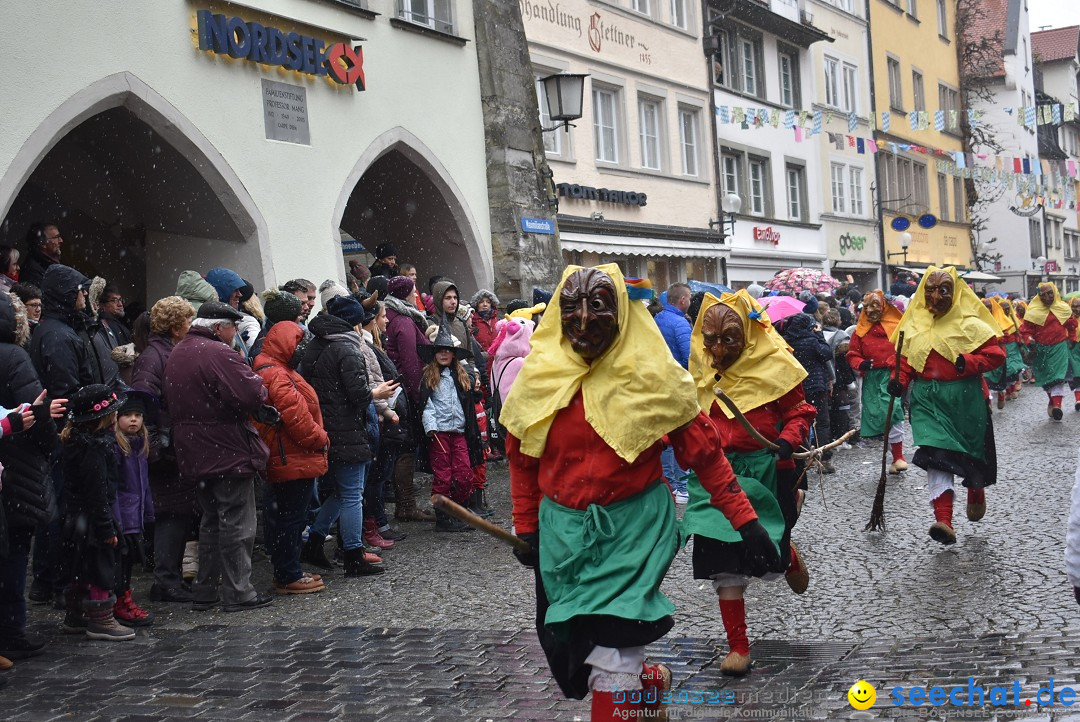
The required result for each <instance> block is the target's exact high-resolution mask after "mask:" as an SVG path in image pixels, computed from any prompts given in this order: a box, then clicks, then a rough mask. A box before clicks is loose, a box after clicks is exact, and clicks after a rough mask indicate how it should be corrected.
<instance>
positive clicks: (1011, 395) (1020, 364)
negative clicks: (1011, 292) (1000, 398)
mask: <svg viewBox="0 0 1080 722" xmlns="http://www.w3.org/2000/svg"><path fill="white" fill-rule="evenodd" d="M999 303H1000V304H1001V310H1002V311H1003V312H1004V313H1005V316H1006V317H1007V318H1008V319H1009V320H1010V321H1012V323H1013V332H1012V333H1011V334H1007V335H1006V336H1005V378H1006V379H1012V383H1011V384H1010V385H1009V388H1008V389H1007V391H1006V394H1005V398H1006V400H1008V401H1015V400H1016V399H1017V398H1019V397H1020V389H1021V388H1022V387H1023V385H1024V380H1023V375H1024V368H1025V367H1026V364H1025V363H1024V354H1025V353H1026V352H1027V347H1026V346H1024V345H1023V344H1022V343H1020V324H1021V323H1022V322H1023V319H1021V318H1020V317H1019V316H1017V315H1016V309H1015V308H1014V307H1013V302H1012V301H1010V300H1009V299H1007V298H1001V299H999Z"/></svg>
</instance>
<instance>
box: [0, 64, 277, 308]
mask: <svg viewBox="0 0 1080 722" xmlns="http://www.w3.org/2000/svg"><path fill="white" fill-rule="evenodd" d="M0 213H2V216H0V217H2V218H3V219H4V220H3V224H2V226H0V233H2V235H3V237H4V242H6V243H9V244H11V245H14V246H16V247H17V248H20V249H24V245H25V244H24V235H25V232H26V229H27V227H28V226H29V225H30V223H32V222H34V221H37V220H44V219H50V220H55V221H56V222H58V223H59V224H60V225H61V228H62V230H63V232H64V237H65V248H64V256H63V257H62V259H61V260H62V261H63V262H65V263H70V264H71V265H73V266H75V267H77V268H79V269H80V270H82V271H83V272H84V273H86V274H87V275H95V274H96V275H102V276H104V277H105V278H107V279H109V280H111V281H115V282H117V283H118V284H119V285H120V286H121V288H122V289H124V292H125V293H128V294H131V295H132V297H134V298H137V299H140V300H144V301H146V302H149V301H153V300H155V299H156V298H159V297H161V296H164V295H168V294H170V293H172V292H173V290H174V289H175V284H176V276H177V274H178V273H179V272H180V271H182V270H186V269H189V268H190V269H194V270H198V271H200V272H205V271H206V270H208V269H209V268H212V267H214V266H219V265H222V266H227V267H230V268H234V269H235V270H236V271H237V272H239V273H240V274H241V275H244V276H245V277H246V278H248V280H250V281H251V282H252V283H253V284H255V285H256V286H266V285H269V284H270V283H272V281H273V271H272V266H271V262H270V260H271V259H270V252H269V244H268V235H269V234H268V232H267V227H266V222H265V220H264V219H263V217H262V214H261V213H260V212H259V210H258V209H257V208H256V206H255V203H254V201H253V200H252V198H251V197H250V195H249V194H248V193H247V191H246V189H245V188H244V186H243V184H242V183H241V182H240V180H239V178H238V177H237V176H236V174H235V172H233V170H232V169H231V167H230V166H229V164H228V163H227V162H226V161H225V159H224V158H223V157H222V155H221V154H220V152H218V150H217V149H216V148H215V147H214V146H213V145H212V144H211V143H210V142H209V140H207V138H206V137H205V136H203V135H202V133H201V132H199V130H198V129H197V128H196V127H195V126H194V124H193V123H191V121H190V120H188V119H187V118H186V117H185V116H184V115H183V114H181V113H180V111H179V110H177V109H176V108H175V107H174V106H173V105H171V104H170V103H169V102H168V101H166V100H165V99H164V98H163V97H162V96H161V95H160V94H158V93H157V92H155V91H154V90H153V89H152V88H150V86H148V85H147V84H146V83H144V82H142V81H141V80H140V79H139V78H137V77H136V76H134V75H132V74H131V73H118V74H116V75H112V76H109V77H107V78H103V79H102V80H100V81H98V82H97V83H95V84H93V85H91V86H90V87H88V88H86V89H85V90H83V91H81V92H79V93H77V94H75V95H74V96H72V97H71V98H69V99H68V100H66V101H65V102H64V103H62V104H61V105H60V106H59V107H58V108H57V109H56V110H55V111H53V112H52V113H51V114H50V115H49V116H48V117H47V118H46V119H45V120H44V121H43V122H42V123H41V125H39V126H38V128H37V129H36V130H35V131H34V133H33V134H32V135H31V136H30V137H29V138H28V139H27V141H26V142H25V143H24V144H23V146H22V147H21V148H20V150H19V152H18V153H17V154H16V156H15V158H14V160H13V161H12V164H11V165H10V166H9V168H8V170H7V172H6V173H5V174H4V176H3V178H0Z"/></svg>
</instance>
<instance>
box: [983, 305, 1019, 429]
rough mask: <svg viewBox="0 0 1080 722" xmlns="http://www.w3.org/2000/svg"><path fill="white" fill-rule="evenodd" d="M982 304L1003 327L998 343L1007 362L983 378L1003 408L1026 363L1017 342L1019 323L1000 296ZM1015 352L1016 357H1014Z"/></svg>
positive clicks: (988, 372)
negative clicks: (1010, 313)
mask: <svg viewBox="0 0 1080 722" xmlns="http://www.w3.org/2000/svg"><path fill="white" fill-rule="evenodd" d="M982 304H983V306H984V307H986V310H987V311H989V312H990V315H991V316H993V317H994V322H995V323H997V325H998V327H999V328H1000V329H1001V338H999V339H998V345H1000V346H1001V349H1002V350H1003V351H1004V352H1005V363H1003V364H1001V365H1000V366H998V367H997V368H996V369H993V370H992V371H987V372H986V373H985V374H983V380H984V381H986V386H987V388H989V389H990V394H991V398H990V399H989V400H990V401H993V400H994V398H995V397H996V399H997V407H998V408H999V409H1003V408H1005V398H1006V396H1007V395H1008V393H1009V390H1010V389H1012V388H1013V387H1014V386H1015V385H1016V381H1017V379H1019V378H1020V369H1021V368H1022V367H1023V365H1024V362H1023V359H1021V358H1020V350H1019V348H1018V347H1017V343H1016V331H1017V325H1016V321H1015V320H1014V319H1012V318H1010V317H1009V315H1008V314H1007V313H1005V309H1004V308H1003V307H1002V305H1001V299H1000V298H999V297H997V296H991V297H990V298H984V299H983V300H982ZM1010 349H1011V350H1010ZM1014 354H1015V356H1016V358H1015V359H1014V358H1013V355H1014ZM1017 361H1019V363H1020V365H1019V366H1017V365H1016V362H1017Z"/></svg>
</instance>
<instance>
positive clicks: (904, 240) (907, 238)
mask: <svg viewBox="0 0 1080 722" xmlns="http://www.w3.org/2000/svg"><path fill="white" fill-rule="evenodd" d="M899 241H900V251H898V252H896V253H887V254H885V255H886V256H887V257H888V258H892V257H893V256H903V257H904V265H905V266H906V265H907V249H908V247H910V246H911V234H910V233H908V232H907V231H904V232H903V233H901V234H900V238H899Z"/></svg>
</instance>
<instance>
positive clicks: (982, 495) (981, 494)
mask: <svg viewBox="0 0 1080 722" xmlns="http://www.w3.org/2000/svg"><path fill="white" fill-rule="evenodd" d="M967 496H968V504H984V503H986V489H983V488H981V487H980V488H978V489H968V490H967Z"/></svg>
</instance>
